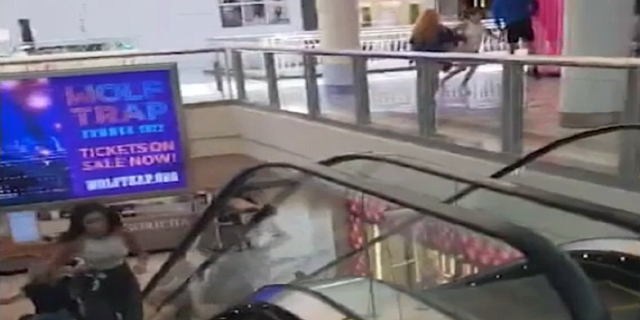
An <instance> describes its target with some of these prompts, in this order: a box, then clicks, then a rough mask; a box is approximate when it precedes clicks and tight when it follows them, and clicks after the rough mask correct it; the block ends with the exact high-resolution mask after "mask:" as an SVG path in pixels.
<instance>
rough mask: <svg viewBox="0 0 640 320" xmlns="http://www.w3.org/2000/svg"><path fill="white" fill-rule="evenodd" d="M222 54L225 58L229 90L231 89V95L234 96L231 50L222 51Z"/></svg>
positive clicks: (225, 75) (225, 73) (225, 74)
mask: <svg viewBox="0 0 640 320" xmlns="http://www.w3.org/2000/svg"><path fill="white" fill-rule="evenodd" d="M222 56H223V58H224V77H225V79H226V82H227V90H229V97H230V98H233V80H232V78H233V77H232V70H231V62H230V58H231V50H228V49H227V50H224V51H223V52H222Z"/></svg>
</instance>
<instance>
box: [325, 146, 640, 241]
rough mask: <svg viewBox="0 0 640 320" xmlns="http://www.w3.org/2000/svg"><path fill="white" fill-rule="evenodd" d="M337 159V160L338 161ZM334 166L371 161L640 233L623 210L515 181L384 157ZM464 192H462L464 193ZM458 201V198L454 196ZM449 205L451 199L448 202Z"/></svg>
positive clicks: (638, 222) (355, 157)
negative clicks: (472, 174)
mask: <svg viewBox="0 0 640 320" xmlns="http://www.w3.org/2000/svg"><path fill="white" fill-rule="evenodd" d="M338 158H339V159H338ZM336 159H337V160H338V161H336V163H339V164H341V163H345V162H351V161H359V160H365V161H371V162H379V163H385V164H390V165H394V166H397V167H402V168H405V169H410V170H414V171H417V172H421V173H425V174H429V175H433V176H436V177H439V178H443V179H448V180H451V181H455V182H460V183H464V184H469V185H473V186H475V187H477V188H478V189H486V190H490V191H494V192H496V193H499V194H503V195H508V196H513V197H516V198H521V199H524V200H527V201H531V202H533V203H537V204H540V205H543V206H546V207H551V208H556V209H560V210H563V211H566V213H568V214H572V215H577V216H581V217H585V218H587V219H590V220H595V221H599V222H605V223H608V224H613V225H615V226H617V227H620V228H623V229H627V230H629V231H632V232H635V233H638V234H640V218H639V216H640V213H633V212H630V211H626V210H623V209H618V208H613V207H610V206H606V205H603V204H600V203H596V202H592V201H588V200H584V199H580V198H575V197H571V196H567V195H564V194H560V193H555V192H549V191H546V190H542V189H538V188H535V187H531V186H526V185H523V184H519V183H514V182H510V181H509V182H506V181H498V180H496V179H488V178H482V177H473V176H472V177H469V175H470V174H468V173H466V172H465V173H464V175H465V176H463V175H461V174H460V173H456V172H454V171H453V170H451V169H448V168H437V169H436V168H434V167H432V166H429V165H428V164H424V163H421V162H418V161H416V160H413V159H402V160H399V159H395V158H391V157H388V156H384V155H375V154H352V155H342V156H338V157H336ZM463 191H464V190H463ZM456 198H457V197H456ZM449 202H451V200H449Z"/></svg>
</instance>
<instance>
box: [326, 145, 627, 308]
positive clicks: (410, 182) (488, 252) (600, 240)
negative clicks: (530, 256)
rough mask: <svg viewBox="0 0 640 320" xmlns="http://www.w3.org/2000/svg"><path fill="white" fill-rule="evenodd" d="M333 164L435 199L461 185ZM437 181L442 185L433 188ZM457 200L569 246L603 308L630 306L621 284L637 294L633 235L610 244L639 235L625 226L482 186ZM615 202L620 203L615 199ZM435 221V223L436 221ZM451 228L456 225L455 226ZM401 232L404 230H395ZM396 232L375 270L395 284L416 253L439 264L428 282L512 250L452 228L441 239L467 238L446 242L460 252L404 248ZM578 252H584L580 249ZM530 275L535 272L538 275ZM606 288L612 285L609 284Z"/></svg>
mask: <svg viewBox="0 0 640 320" xmlns="http://www.w3.org/2000/svg"><path fill="white" fill-rule="evenodd" d="M387 158H390V159H396V160H403V157H400V156H387ZM404 160H405V161H407V160H409V161H410V163H412V164H416V163H419V162H417V161H416V160H415V159H404ZM427 165H429V167H431V168H433V167H435V168H437V166H434V165H433V164H427ZM337 167H338V168H340V169H343V170H349V171H353V172H356V173H357V174H359V175H361V176H368V177H371V178H373V179H376V180H379V181H384V182H385V183H390V184H393V185H396V186H399V187H404V188H407V189H411V190H421V191H422V192H423V193H425V194H429V195H439V194H438V191H439V192H440V194H442V195H441V197H440V198H441V199H444V198H446V197H447V196H449V195H452V194H453V193H455V192H456V191H459V190H461V189H463V188H462V187H457V188H451V187H450V185H451V184H452V183H451V182H447V181H443V180H442V179H439V178H435V177H433V176H430V175H429V174H420V173H419V172H418V171H415V170H410V169H406V168H402V167H399V166H394V165H392V164H388V163H382V162H378V163H376V162H374V161H371V160H357V161H352V162H349V163H343V164H340V165H338V166H337ZM507 178H508V179H510V178H514V177H513V176H511V177H507ZM454 186H455V184H454ZM438 187H442V188H441V189H439V188H438ZM425 191H426V192H425ZM620 196H622V194H620ZM457 205H459V206H462V207H465V208H469V209H473V210H477V211H478V212H483V213H486V214H490V215H494V216H496V217H498V218H500V219H504V220H507V221H511V222H513V223H515V224H518V225H522V226H525V227H527V228H531V229H533V230H535V231H536V232H537V233H539V234H542V235H544V236H545V237H547V238H548V239H550V240H551V241H552V242H553V243H555V244H557V245H558V246H564V247H565V248H566V249H567V250H571V251H573V252H575V253H576V254H575V256H576V257H577V258H578V259H577V262H578V263H580V265H581V266H583V267H584V270H585V272H587V274H588V276H589V277H591V278H592V279H593V281H594V282H596V283H597V284H598V285H597V289H598V292H599V293H600V294H601V296H602V297H603V301H604V303H605V305H606V306H607V307H608V308H609V310H610V311H611V312H613V313H615V312H618V311H619V310H618V309H620V308H622V307H623V306H624V307H625V308H631V307H630V305H629V304H628V303H627V304H625V303H626V302H625V301H628V300H624V299H623V300H621V299H622V298H620V299H619V298H616V297H619V296H620V295H621V292H625V290H626V293H624V294H622V296H626V297H631V296H636V297H637V295H635V294H636V293H637V292H638V288H637V286H629V285H628V283H635V281H636V279H638V278H639V277H640V275H638V274H637V272H631V273H629V272H628V271H627V270H630V268H632V266H634V265H635V264H637V263H638V256H639V255H638V252H640V251H639V250H638V249H631V248H634V247H637V246H638V241H637V240H630V241H627V243H625V244H622V243H619V241H618V242H616V244H613V243H612V239H638V238H640V235H639V234H636V233H633V232H630V231H628V230H626V229H624V228H623V227H619V226H615V225H611V224H607V223H601V222H597V221H593V220H591V219H588V218H585V217H582V216H580V215H579V214H578V213H573V212H567V211H563V210H558V209H555V208H551V207H547V206H543V205H539V204H536V203H534V202H531V201H528V200H525V199H521V198H517V197H513V196H507V195H503V194H499V193H497V192H493V191H488V190H483V189H481V190H477V191H475V192H473V193H471V194H469V195H468V196H467V197H465V198H463V199H461V200H460V201H458V202H457ZM619 207H624V206H622V205H620V206H619ZM623 209H624V208H623ZM425 219H426V218H425ZM438 224H439V225H441V223H438ZM456 229H460V228H458V227H456ZM369 230H372V231H370V232H369V234H380V233H382V234H385V233H386V232H385V230H384V227H383V226H382V225H377V226H374V227H371V228H370V229H369ZM403 233H404V231H402V232H401V233H400V234H403ZM465 233H466V232H465ZM400 234H396V235H393V236H391V237H389V238H388V239H386V240H385V241H384V242H383V245H382V247H381V248H386V249H381V250H382V253H381V255H382V256H385V257H387V259H388V260H389V261H390V263H389V266H388V267H387V269H385V271H384V272H382V273H378V274H376V276H378V277H382V279H383V280H385V281H390V282H392V283H394V284H398V285H401V286H406V285H407V283H410V282H408V281H407V279H411V275H410V274H406V273H402V272H397V271H396V270H397V269H396V268H397V267H398V266H403V265H412V264H414V263H418V264H419V261H421V260H424V258H420V257H427V260H429V259H431V260H433V261H436V263H434V264H433V265H434V266H435V269H436V270H439V272H438V274H439V275H440V276H438V277H436V279H434V280H432V281H431V283H430V284H431V285H434V284H437V283H441V282H446V281H447V280H446V279H451V281H453V280H456V279H459V276H460V275H461V276H463V277H464V276H467V275H469V274H474V273H479V274H480V275H482V274H483V273H484V272H486V271H485V270H483V268H485V269H486V268H487V267H491V266H494V265H502V264H503V263H508V262H510V260H506V261H502V260H501V259H503V257H505V256H506V257H509V256H510V252H512V251H510V250H509V249H505V248H503V247H502V246H500V245H497V246H494V245H493V244H495V241H491V240H489V241H487V240H485V239H483V240H479V241H478V240H469V239H473V238H477V237H467V236H462V237H460V236H456V235H455V234H457V232H454V233H453V234H454V235H451V234H452V233H450V232H448V231H446V232H444V235H445V236H443V237H444V238H445V239H446V241H450V242H453V243H455V242H456V240H453V239H456V238H458V239H465V238H466V239H468V240H460V243H461V245H452V247H458V246H460V247H461V248H465V249H462V250H463V253H462V254H453V255H448V256H447V255H442V254H438V253H434V252H432V251H431V252H426V253H422V254H420V253H417V254H414V255H411V254H410V253H409V252H408V250H407V249H405V248H406V247H410V246H409V245H402V244H401V243H398V242H399V240H398V238H399V235H400ZM418 234H422V235H424V234H426V235H429V234H433V231H431V232H429V231H426V232H418ZM607 239H609V240H607ZM441 241H443V240H441ZM385 246H386V247H385ZM612 250H613V251H612ZM418 252H419V251H418ZM582 252H584V254H583V253H582ZM461 259H462V260H461ZM461 261H462V262H461ZM594 264H597V266H594ZM431 269H433V268H425V270H431ZM605 270H606V271H605ZM434 274H435V273H434ZM536 277H538V278H540V276H536ZM390 279H391V280H390ZM533 279H534V278H531V279H530V280H527V281H523V282H524V283H528V284H529V285H530V286H538V283H539V281H538V280H533ZM625 279H626V280H625ZM495 287H496V288H498V289H496V290H498V292H508V291H509V290H517V289H515V288H511V287H510V285H504V286H502V287H501V286H495ZM500 288H502V289H500ZM612 288H616V289H615V290H613V289H612ZM492 290H493V289H492ZM518 290H519V289H518ZM536 290H538V289H536ZM612 290H613V292H612ZM546 291H548V289H545V292H546ZM541 294H542V292H541ZM471 298H472V296H470V297H469V299H471ZM462 299H465V298H462ZM474 299H475V298H474ZM625 299H626V298H625ZM481 301H483V302H482V303H485V302H486V301H485V300H481ZM522 303H524V302H522ZM476 307H477V308H480V307H481V302H478V305H477V306H475V307H474V308H476ZM538 307H539V308H541V309H542V308H543V307H544V306H543V305H539V306H538ZM508 310H509V311H507V312H515V310H511V309H508ZM625 310H626V309H625ZM536 312H537V311H536ZM514 316H515V315H514Z"/></svg>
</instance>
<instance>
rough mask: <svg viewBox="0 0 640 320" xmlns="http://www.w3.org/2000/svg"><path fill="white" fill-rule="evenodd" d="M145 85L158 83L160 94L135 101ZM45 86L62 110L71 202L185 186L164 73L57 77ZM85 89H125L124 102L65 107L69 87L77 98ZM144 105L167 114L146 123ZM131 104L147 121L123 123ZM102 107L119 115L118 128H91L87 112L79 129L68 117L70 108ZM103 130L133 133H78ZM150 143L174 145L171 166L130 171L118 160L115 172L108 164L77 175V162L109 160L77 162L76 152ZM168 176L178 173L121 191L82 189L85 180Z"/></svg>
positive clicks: (79, 166) (177, 130) (80, 169)
mask: <svg viewBox="0 0 640 320" xmlns="http://www.w3.org/2000/svg"><path fill="white" fill-rule="evenodd" d="M145 82H146V83H149V82H154V83H156V84H159V86H154V87H156V88H157V87H159V88H161V90H159V92H155V93H154V94H150V95H149V96H147V97H145V98H144V99H141V98H140V97H141V91H142V88H141V87H142V86H143V83H145ZM50 84H51V88H52V93H53V95H52V102H53V105H56V106H60V107H61V108H63V110H65V112H64V129H63V130H64V132H65V134H64V135H63V139H64V145H65V146H66V148H67V150H68V163H69V169H70V175H71V183H72V190H73V194H74V196H75V197H77V198H87V197H99V196H113V195H125V194H130V193H140V192H155V191H162V190H170V189H177V188H183V187H185V186H186V183H185V181H186V180H185V175H186V170H185V162H184V155H183V146H182V141H181V139H180V126H179V122H178V119H177V112H176V110H175V106H174V97H173V94H172V89H171V74H170V71H168V70H161V71H135V72H123V73H108V74H93V75H84V76H73V77H60V78H52V79H50ZM88 85H92V86H94V88H95V87H97V86H100V85H109V86H112V87H113V86H119V87H121V88H122V90H129V91H130V92H129V93H130V95H129V96H130V97H129V98H124V99H119V100H117V101H113V102H104V101H99V102H97V103H78V104H75V105H73V106H70V105H69V103H68V102H69V101H67V97H66V91H67V90H69V88H73V90H74V92H76V93H77V94H82V93H83V89H84V88H86V86H88ZM114 100H115V99H114ZM127 100H128V101H127ZM149 103H164V104H165V105H166V106H167V110H166V112H164V113H163V114H161V115H159V116H158V117H157V118H156V119H148V118H149V117H148V116H149V115H148V112H149V110H147V106H146V105H147V104H149ZM132 104H134V105H136V107H135V109H134V110H138V111H140V112H142V114H144V115H145V117H146V118H147V119H146V120H137V119H129V120H128V121H125V120H124V119H123V118H124V112H125V110H126V109H127V108H128V107H129V106H130V105H132ZM105 106H113V107H116V108H117V110H118V113H119V114H118V115H117V116H116V117H117V118H118V119H119V120H120V122H119V123H102V124H99V123H96V121H95V120H96V119H95V118H96V115H95V114H94V112H89V113H87V118H88V124H87V125H84V126H81V125H80V124H79V119H78V116H77V115H74V113H73V112H72V109H74V108H95V107H105ZM142 125H163V129H164V130H163V132H153V133H142V132H140V130H138V129H139V128H140V126H142ZM109 128H118V129H120V128H126V129H133V134H125V135H122V136H110V137H97V138H88V139H83V134H82V131H83V130H100V129H109ZM124 131H125V133H131V131H129V130H124ZM153 141H158V142H159V141H170V142H173V143H174V146H175V150H174V151H173V153H175V162H172V163H158V164H155V165H149V166H137V167H131V166H129V165H128V163H126V162H128V161H124V162H125V165H124V166H120V167H116V166H114V164H113V161H111V163H110V164H108V165H112V166H114V167H111V168H105V169H97V170H91V171H85V170H83V162H85V161H109V160H108V159H111V160H113V158H114V157H111V156H109V157H95V158H92V159H88V158H85V157H83V155H82V152H81V151H80V150H81V149H83V148H84V149H89V148H92V149H94V150H95V149H96V148H99V147H109V146H123V145H131V144H146V143H148V142H153ZM152 154H153V152H146V153H140V154H136V156H144V155H152ZM122 158H127V156H126V155H123V157H122ZM103 163H104V162H103ZM94 164H95V162H94ZM121 164H122V163H121ZM108 165H107V166H108ZM170 171H175V172H178V173H179V179H178V181H175V182H165V183H155V184H143V185H136V186H126V187H121V188H107V189H101V190H94V191H90V190H87V187H86V185H85V183H86V182H87V181H90V180H96V179H113V178H115V177H125V176H134V175H144V174H155V173H158V172H170Z"/></svg>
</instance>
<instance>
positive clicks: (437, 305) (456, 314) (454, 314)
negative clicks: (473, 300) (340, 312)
mask: <svg viewBox="0 0 640 320" xmlns="http://www.w3.org/2000/svg"><path fill="white" fill-rule="evenodd" d="M341 279H359V280H362V281H372V282H375V283H378V284H381V285H383V286H386V287H389V288H391V289H393V290H396V291H398V292H400V293H403V294H405V295H407V296H408V297H410V298H412V299H414V300H417V301H420V302H421V303H423V304H425V305H427V306H429V307H431V308H433V309H434V310H436V311H438V312H440V313H442V314H444V315H446V316H448V317H450V318H451V319H457V318H460V317H463V318H466V319H468V320H476V318H475V317H474V316H473V315H471V314H468V313H467V312H465V311H461V310H457V309H456V310H453V311H452V310H448V308H447V307H446V306H445V305H443V303H442V302H440V301H434V300H433V299H428V298H425V297H424V296H421V295H418V294H416V293H415V292H413V291H411V290H408V289H407V288H404V287H403V286H399V285H396V284H393V283H390V282H387V281H384V280H381V279H377V278H373V277H355V276H346V277H341Z"/></svg>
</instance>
